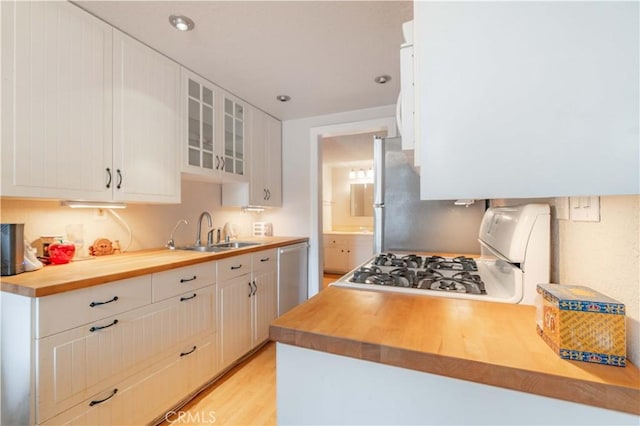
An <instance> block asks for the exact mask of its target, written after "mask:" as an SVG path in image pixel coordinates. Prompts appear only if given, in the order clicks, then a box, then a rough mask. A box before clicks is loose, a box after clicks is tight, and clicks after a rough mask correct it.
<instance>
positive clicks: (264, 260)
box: [260, 257, 269, 262]
mask: <svg viewBox="0 0 640 426" xmlns="http://www.w3.org/2000/svg"><path fill="white" fill-rule="evenodd" d="M268 261H269V258H268V257H263V258H262V259H260V262H268Z"/></svg>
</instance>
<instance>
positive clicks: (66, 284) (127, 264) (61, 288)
mask: <svg viewBox="0 0 640 426" xmlns="http://www.w3.org/2000/svg"><path fill="white" fill-rule="evenodd" d="M241 241H252V242H258V243H260V245H255V246H249V247H244V248H239V249H233V250H228V251H224V252H218V253H200V252H195V251H187V250H168V249H166V248H160V249H149V250H141V251H136V252H130V253H121V254H117V255H110V256H100V257H96V258H94V259H89V260H81V261H77V262H71V263H68V264H65V265H50V266H45V267H44V268H42V269H39V270H37V271H33V272H24V273H22V274H18V275H12V276H7V277H2V278H1V283H2V291H6V292H10V293H15V294H20V295H22V296H27V297H41V296H49V295H51V294H57V293H63V292H65V291H71V290H78V289H81V288H86V287H91V286H94V285H99V284H105V283H108V282H111V281H116V280H122V279H126V278H132V277H137V276H140V275H147V274H151V273H154V272H160V271H166V270H169V269H174V268H179V267H181V266H188V265H195V264H197V263H202V262H207V261H211V260H219V259H224V258H227V257H232V256H238V255H241V254H245V253H252V252H256V251H261V250H267V249H272V248H277V247H282V246H287V245H290V244H296V243H302V242H307V241H308V238H300V237H260V238H256V237H251V238H242V239H241Z"/></svg>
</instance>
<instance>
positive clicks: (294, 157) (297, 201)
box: [263, 105, 395, 296]
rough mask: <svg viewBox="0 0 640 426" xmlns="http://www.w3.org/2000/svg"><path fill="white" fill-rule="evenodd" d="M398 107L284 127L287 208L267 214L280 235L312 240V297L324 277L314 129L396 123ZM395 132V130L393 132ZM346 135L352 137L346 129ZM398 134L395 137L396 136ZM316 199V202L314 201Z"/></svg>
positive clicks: (301, 121)
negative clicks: (349, 124)
mask: <svg viewBox="0 0 640 426" xmlns="http://www.w3.org/2000/svg"><path fill="white" fill-rule="evenodd" d="M394 117H395V105H388V106H384V107H378V108H368V109H362V110H356V111H347V112H342V113H336V114H328V115H321V116H315V117H307V118H302V119H298V120H288V121H284V122H283V123H282V138H283V140H282V164H283V170H282V192H283V207H282V208H281V209H278V210H277V211H274V212H265V213H263V218H264V220H266V221H270V222H272V223H273V227H274V232H276V230H277V231H278V233H279V234H280V235H299V236H308V237H309V243H310V247H309V295H310V296H312V295H314V294H316V293H317V292H318V289H319V282H320V276H321V268H320V266H319V265H320V263H319V261H320V251H321V250H319V247H320V246H321V245H322V241H321V240H320V233H321V231H322V224H321V223H320V222H319V215H318V206H322V204H321V203H322V200H321V197H319V196H318V195H321V194H318V190H319V185H320V181H319V180H318V177H319V173H318V170H319V168H320V165H319V161H318V159H319V158H321V156H319V155H318V151H317V150H318V141H317V140H312V138H311V134H312V130H313V129H317V128H319V127H324V126H334V125H336V126H337V125H345V124H348V123H356V122H362V121H368V120H376V119H389V118H391V119H393V120H395V118H394ZM393 131H394V132H395V129H394V130H393ZM345 133H349V131H348V130H347V128H345ZM394 134H395V133H394ZM312 197H315V199H312Z"/></svg>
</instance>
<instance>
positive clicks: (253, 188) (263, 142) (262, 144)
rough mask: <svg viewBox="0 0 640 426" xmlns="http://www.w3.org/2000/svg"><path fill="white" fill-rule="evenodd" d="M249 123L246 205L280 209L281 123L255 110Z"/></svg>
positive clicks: (253, 109) (252, 110)
mask: <svg viewBox="0 0 640 426" xmlns="http://www.w3.org/2000/svg"><path fill="white" fill-rule="evenodd" d="M250 121H251V126H250V129H251V131H250V135H249V136H250V140H251V185H250V204H252V205H258V206H269V207H279V206H282V124H281V123H280V121H279V120H277V119H275V118H273V117H271V116H270V115H268V114H266V113H264V112H262V111H260V110H259V109H257V108H251V110H250Z"/></svg>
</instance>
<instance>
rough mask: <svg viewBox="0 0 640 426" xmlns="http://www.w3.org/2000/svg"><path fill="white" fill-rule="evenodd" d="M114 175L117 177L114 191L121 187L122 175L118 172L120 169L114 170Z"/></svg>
mask: <svg viewBox="0 0 640 426" xmlns="http://www.w3.org/2000/svg"><path fill="white" fill-rule="evenodd" d="M116 174H117V175H118V184H117V185H116V189H120V187H121V186H122V173H121V172H120V169H116Z"/></svg>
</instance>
